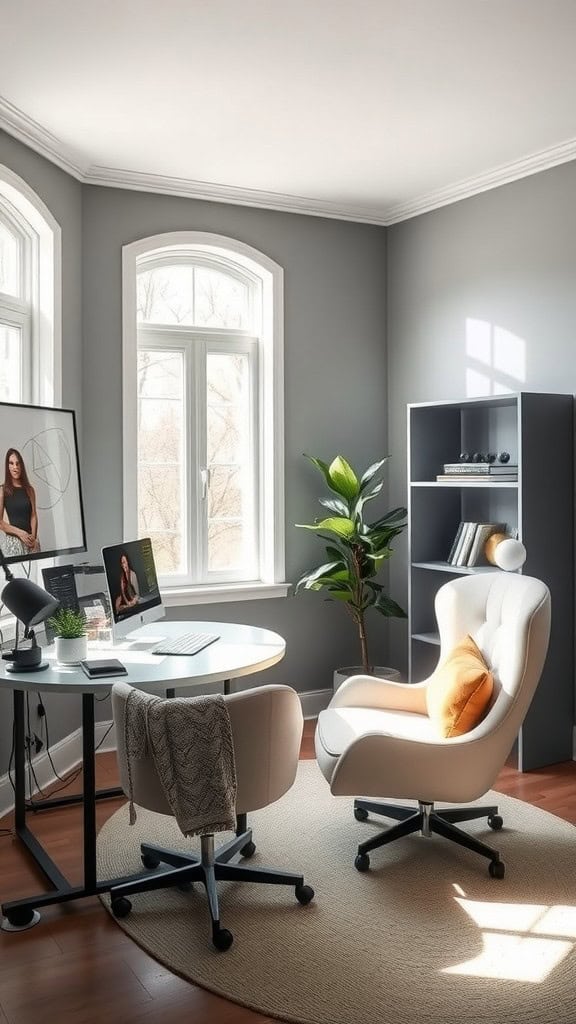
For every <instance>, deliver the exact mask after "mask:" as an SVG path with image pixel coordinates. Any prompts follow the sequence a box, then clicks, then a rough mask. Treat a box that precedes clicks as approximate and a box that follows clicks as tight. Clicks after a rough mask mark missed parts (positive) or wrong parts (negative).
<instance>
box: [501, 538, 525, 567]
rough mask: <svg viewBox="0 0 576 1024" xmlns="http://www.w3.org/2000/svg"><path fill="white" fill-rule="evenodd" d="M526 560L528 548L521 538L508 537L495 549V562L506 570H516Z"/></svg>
mask: <svg viewBox="0 0 576 1024" xmlns="http://www.w3.org/2000/svg"><path fill="white" fill-rule="evenodd" d="M525 561H526V548H525V547H524V545H523V543H522V541H521V540H514V539H513V538H512V537H508V538H507V539H506V540H502V541H500V543H499V544H498V546H497V547H496V549H495V551H494V562H495V563H496V565H497V566H498V567H499V568H500V569H504V571H505V572H515V570H516V569H519V568H520V566H522V565H524V562H525Z"/></svg>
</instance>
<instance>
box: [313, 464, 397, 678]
mask: <svg viewBox="0 0 576 1024" xmlns="http://www.w3.org/2000/svg"><path fill="white" fill-rule="evenodd" d="M305 457H306V458H307V459H309V460H310V462H311V463H312V465H314V466H316V469H318V470H319V471H320V472H321V473H322V475H323V476H324V479H325V481H326V483H327V484H328V487H329V488H330V490H331V491H332V492H333V494H335V495H336V497H333V498H328V497H327V498H320V499H319V501H320V504H321V505H323V506H324V508H326V509H328V511H329V513H330V515H329V516H324V517H322V518H319V519H316V520H315V522H314V523H312V524H303V523H298V524H297V525H298V526H300V527H301V528H302V529H305V530H314V532H315V533H316V534H317V535H318V537H320V538H321V539H322V540H324V541H326V547H325V552H326V556H327V560H326V561H324V562H323V563H322V565H319V566H317V568H315V569H312V570H311V571H309V572H307V573H305V574H304V575H303V576H302V577H301V578H300V579H299V580H298V583H297V584H296V593H297V592H298V591H299V590H323V591H324V592H325V593H326V594H327V599H328V600H332V601H337V602H339V603H340V604H342V605H343V606H344V608H345V609H346V611H347V612H348V613H349V615H350V616H351V618H352V620H353V622H354V624H355V626H356V628H357V630H358V639H359V641H360V656H361V665H357V666H351V667H350V668H343V669H339V670H337V671H336V672H335V673H334V688H335V689H336V688H337V687H338V686H339V685H340V683H342V682H343V681H344V679H345V678H346V677H347V676H348V675H353V674H356V673H357V672H364V673H365V674H367V675H372V674H376V675H381V676H384V675H386V676H387V677H388V678H396V679H398V678H399V673H398V672H397V671H396V670H395V669H389V668H381V667H378V666H376V667H374V665H373V663H372V661H371V659H370V656H369V653H368V639H367V635H366V621H365V617H366V612H367V611H368V610H369V609H370V608H373V609H374V611H376V612H378V613H379V614H380V615H383V616H384V617H385V618H388V617H391V616H394V617H397V618H406V613H405V612H404V610H403V609H402V608H401V607H400V605H398V604H397V603H396V601H393V600H392V598H391V597H388V595H387V594H386V593H385V592H384V587H383V586H382V584H381V583H377V582H376V578H375V577H376V576H377V575H378V571H379V569H380V568H381V566H382V565H383V564H384V563H385V562H386V561H387V559H388V558H390V556H391V554H392V547H391V541H392V540H393V539H394V537H396V536H397V535H398V534H399V533H401V532H402V530H403V529H404V527H405V525H406V509H405V508H395V509H392V511H390V512H387V513H386V514H385V515H383V516H380V517H379V518H378V519H376V520H374V521H373V522H371V523H369V522H368V520H367V518H366V511H365V509H366V505H367V503H368V502H369V501H371V500H372V499H373V498H375V497H376V496H377V495H378V494H379V493H380V491H381V490H382V487H383V483H382V480H380V479H378V477H379V474H380V471H381V469H382V467H383V465H384V463H385V462H387V459H382V460H381V461H380V462H375V463H374V464H373V465H372V466H369V467H368V469H367V470H366V472H365V473H364V474H363V475H362V476H358V475H357V474H356V473H355V472H354V470H353V469H352V467H351V466H350V464H349V463H348V462H347V461H346V459H344V458H343V457H342V456H341V455H337V456H336V458H335V459H334V460H333V461H332V462H331V463H330V464H328V463H326V462H322V460H321V459H316V458H313V457H312V456H311V455H306V456H305Z"/></svg>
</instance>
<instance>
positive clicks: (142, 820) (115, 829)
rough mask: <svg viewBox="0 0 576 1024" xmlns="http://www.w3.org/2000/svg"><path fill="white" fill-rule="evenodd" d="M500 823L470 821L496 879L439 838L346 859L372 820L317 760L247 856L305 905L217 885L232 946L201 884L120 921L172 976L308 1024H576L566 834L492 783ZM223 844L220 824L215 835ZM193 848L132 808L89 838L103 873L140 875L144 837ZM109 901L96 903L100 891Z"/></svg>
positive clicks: (138, 899) (163, 896)
mask: <svg viewBox="0 0 576 1024" xmlns="http://www.w3.org/2000/svg"><path fill="white" fill-rule="evenodd" d="M481 802H482V803H486V802H494V803H498V804H499V806H500V811H501V813H502V815H503V817H504V829H503V831H502V832H500V833H498V834H496V833H493V832H491V831H490V829H489V828H488V826H487V824H486V821H485V820H480V821H477V822H470V823H467V824H466V825H465V826H464V827H465V828H466V829H468V830H469V831H470V832H471V833H474V834H475V835H478V836H485V837H486V841H487V842H488V843H489V844H491V845H494V846H497V847H498V848H499V849H500V852H501V855H502V857H503V859H504V860H505V862H506V866H507V871H506V877H505V878H504V879H502V880H498V879H491V878H490V877H489V875H488V870H487V863H488V862H487V861H485V860H484V858H481V857H478V856H476V855H475V854H473V853H470V852H469V851H467V850H463V849H461V848H460V847H457V846H455V844H453V843H448V842H446V841H445V840H443V839H441V838H440V837H434V838H432V839H426V838H423V837H421V836H409V837H406V838H405V839H401V840H398V841H396V842H395V843H392V844H391V845H390V846H389V847H386V848H384V849H381V850H379V851H375V852H374V853H373V854H372V855H371V863H372V867H371V870H370V871H369V872H367V873H365V874H360V873H359V872H358V871H356V870H355V868H354V866H353V861H354V855H355V848H356V845H357V843H358V842H360V841H361V840H363V839H365V838H367V837H368V836H370V835H371V834H372V833H373V832H375V831H377V830H378V829H379V828H380V824H379V823H378V822H377V821H376V820H373V821H372V820H370V821H368V822H366V823H364V824H363V823H360V822H357V821H355V819H354V817H353V814H352V800H351V799H348V798H342V797H339V798H334V797H333V796H331V794H330V791H329V789H328V786H327V784H326V782H325V781H324V779H323V777H322V775H321V774H320V771H319V769H318V767H317V765H316V763H315V762H313V761H309V762H302V763H301V765H300V767H299V771H298V778H297V781H296V784H295V785H294V787H293V788H292V790H291V791H290V792H289V793H287V794H286V796H284V797H283V798H282V800H280V801H278V803H276V804H274V805H273V806H271V807H268V808H266V809H265V810H263V811H258V812H257V813H255V814H253V815H251V825H252V827H253V830H254V839H255V842H256V844H257V853H256V854H255V855H254V857H253V859H252V861H251V864H254V865H255V864H257V863H259V864H262V865H267V866H280V867H283V868H285V869H286V870H291V871H300V870H301V871H303V873H304V876H305V881H306V882H308V883H309V884H311V885H312V886H313V887H314V889H315V890H316V899H315V901H314V902H313V903H311V904H309V905H308V906H300V904H298V903H297V902H296V900H295V899H294V896H293V892H292V890H291V889H284V888H283V887H274V886H270V887H268V886H263V885H247V884H245V885H239V884H238V883H220V888H219V892H220V900H221V916H222V924H223V926H224V927H228V928H229V929H230V930H231V931H232V932H233V933H234V944H233V946H232V947H231V949H230V950H229V951H228V952H227V953H217V952H216V951H215V950H214V948H213V946H212V944H211V941H210V929H209V917H208V912H207V908H206V903H205V894H204V892H203V889H202V887H199V891H196V888H195V889H194V890H193V891H192V892H189V893H182V892H180V891H178V890H169V889H168V890H164V891H162V892H157V893H151V894H149V895H138V896H134V897H133V898H132V901H133V910H132V913H131V914H130V916H129V917H127V918H125V919H124V920H122V921H120V922H119V924H120V927H122V928H123V929H124V930H125V931H126V932H127V933H128V934H129V935H131V936H132V937H133V938H134V939H135V940H136V942H137V943H138V944H139V945H140V946H142V947H143V948H144V949H145V950H147V952H149V953H150V954H151V955H152V956H153V957H155V958H156V959H157V960H159V961H160V962H161V963H163V964H164V965H165V966H166V967H168V968H170V969H171V970H173V971H175V972H176V973H178V974H180V975H182V976H184V977H185V978H188V979H190V980H191V981H194V982H196V983H197V984H198V985H201V986H203V987H204V988H207V989H210V990H211V991H213V992H217V993H218V994H220V995H222V996H225V997H226V998H228V999H231V1000H233V1001H234V1002H237V1003H241V1004H243V1005H245V1006H249V1007H252V1008H253V1009H255V1010H259V1011H260V1012H261V1013H263V1014H267V1015H269V1016H275V1017H280V1018H282V1019H284V1020H289V1021H298V1022H306V1024H368V1022H370V1024H372V1022H374V1021H378V1022H385V1024H388V1022H390V1024H392V1022H393V1024H414V1022H415V1021H418V1022H425V1024H456V1022H458V1024H461V1022H462V1021H473V1022H475V1024H552V1022H554V1024H572V1022H574V1021H575V1020H576V1004H575V1002H574V992H575V991H576V953H575V944H576V881H575V878H576V829H575V828H574V827H573V826H572V825H569V824H567V823H566V822H564V821H561V820H560V819H559V818H556V817H554V816H553V815H551V814H547V813H546V812H545V811H541V810H538V809H536V808H534V807H531V806H530V805H529V804H525V803H522V802H520V801H519V800H514V799H512V798H511V797H504V796H500V794H495V793H492V794H489V795H488V797H487V798H486V799H485V800H483V801H481ZM218 838H219V839H221V840H222V841H223V840H224V838H225V837H224V835H222V836H220V837H218ZM141 840H149V841H152V842H156V843H161V844H163V845H169V846H174V847H184V848H186V847H190V845H193V844H192V841H190V840H186V839H184V837H183V836H182V835H181V834H180V832H179V830H178V828H177V826H176V825H175V824H174V822H173V821H172V819H169V818H166V817H162V816H159V815H154V814H151V813H147V812H144V811H139V812H138V821H137V823H136V825H135V826H134V827H133V828H130V827H129V825H128V816H127V810H126V808H125V807H124V808H122V809H121V810H119V811H117V812H116V814H114V815H113V816H112V817H111V818H110V819H109V820H108V822H107V823H106V824H105V825H104V827H103V829H102V831H101V832H100V836H99V871H100V872H101V877H105V876H106V875H108V876H109V877H110V876H119V875H125V874H128V873H130V872H132V871H138V870H141V866H140V857H139V844H140V841H141ZM105 902H106V901H105Z"/></svg>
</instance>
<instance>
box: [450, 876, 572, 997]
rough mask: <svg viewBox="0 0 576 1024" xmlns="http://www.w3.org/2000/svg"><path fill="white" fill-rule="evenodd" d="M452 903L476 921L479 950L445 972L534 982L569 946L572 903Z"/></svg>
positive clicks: (556, 962) (540, 979) (562, 957)
mask: <svg viewBox="0 0 576 1024" xmlns="http://www.w3.org/2000/svg"><path fill="white" fill-rule="evenodd" d="M456 902H457V903H459V905H460V906H461V907H462V909H463V910H464V911H465V912H466V914H467V915H468V916H469V917H470V918H471V919H472V921H473V922H474V923H475V924H476V925H478V928H479V929H480V934H481V937H482V949H481V950H480V952H479V953H478V955H477V956H475V957H474V958H473V959H471V960H466V961H464V962H463V963H461V964H453V966H452V967H447V968H445V969H444V971H443V973H444V974H460V975H467V976H468V977H474V978H497V979H501V980H505V981H521V982H528V983H530V984H538V983H539V982H541V981H544V979H545V978H547V977H548V975H549V974H550V973H551V971H552V970H554V968H555V967H557V966H558V964H560V963H561V962H562V961H563V960H564V959H565V958H566V957H567V956H568V955H569V954H570V953H571V952H572V951H573V949H574V944H575V941H576V907H573V906H554V907H549V906H545V905H540V904H531V903H490V902H486V901H484V902H481V901H478V900H467V899H462V898H459V897H458V896H457V897H456ZM570 940H571V941H570Z"/></svg>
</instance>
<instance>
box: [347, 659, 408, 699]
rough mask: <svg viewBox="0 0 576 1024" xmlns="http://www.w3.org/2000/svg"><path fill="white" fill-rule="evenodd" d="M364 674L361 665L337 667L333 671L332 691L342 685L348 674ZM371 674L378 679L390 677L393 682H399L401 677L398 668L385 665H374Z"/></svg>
mask: <svg viewBox="0 0 576 1024" xmlns="http://www.w3.org/2000/svg"><path fill="white" fill-rule="evenodd" d="M363 675H365V672H364V669H363V668H362V666H361V665H350V666H349V667H348V668H337V669H336V670H335V672H334V682H333V685H334V693H336V690H337V689H338V688H339V687H340V686H342V683H344V682H346V680H347V679H348V678H349V677H350V676H363ZM373 675H375V676H377V677H379V678H380V679H391V680H392V681H393V682H394V683H399V682H400V681H401V679H402V677H401V675H400V673H399V671H398V669H396V668H387V667H386V666H385V665H375V666H374V672H373Z"/></svg>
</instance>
